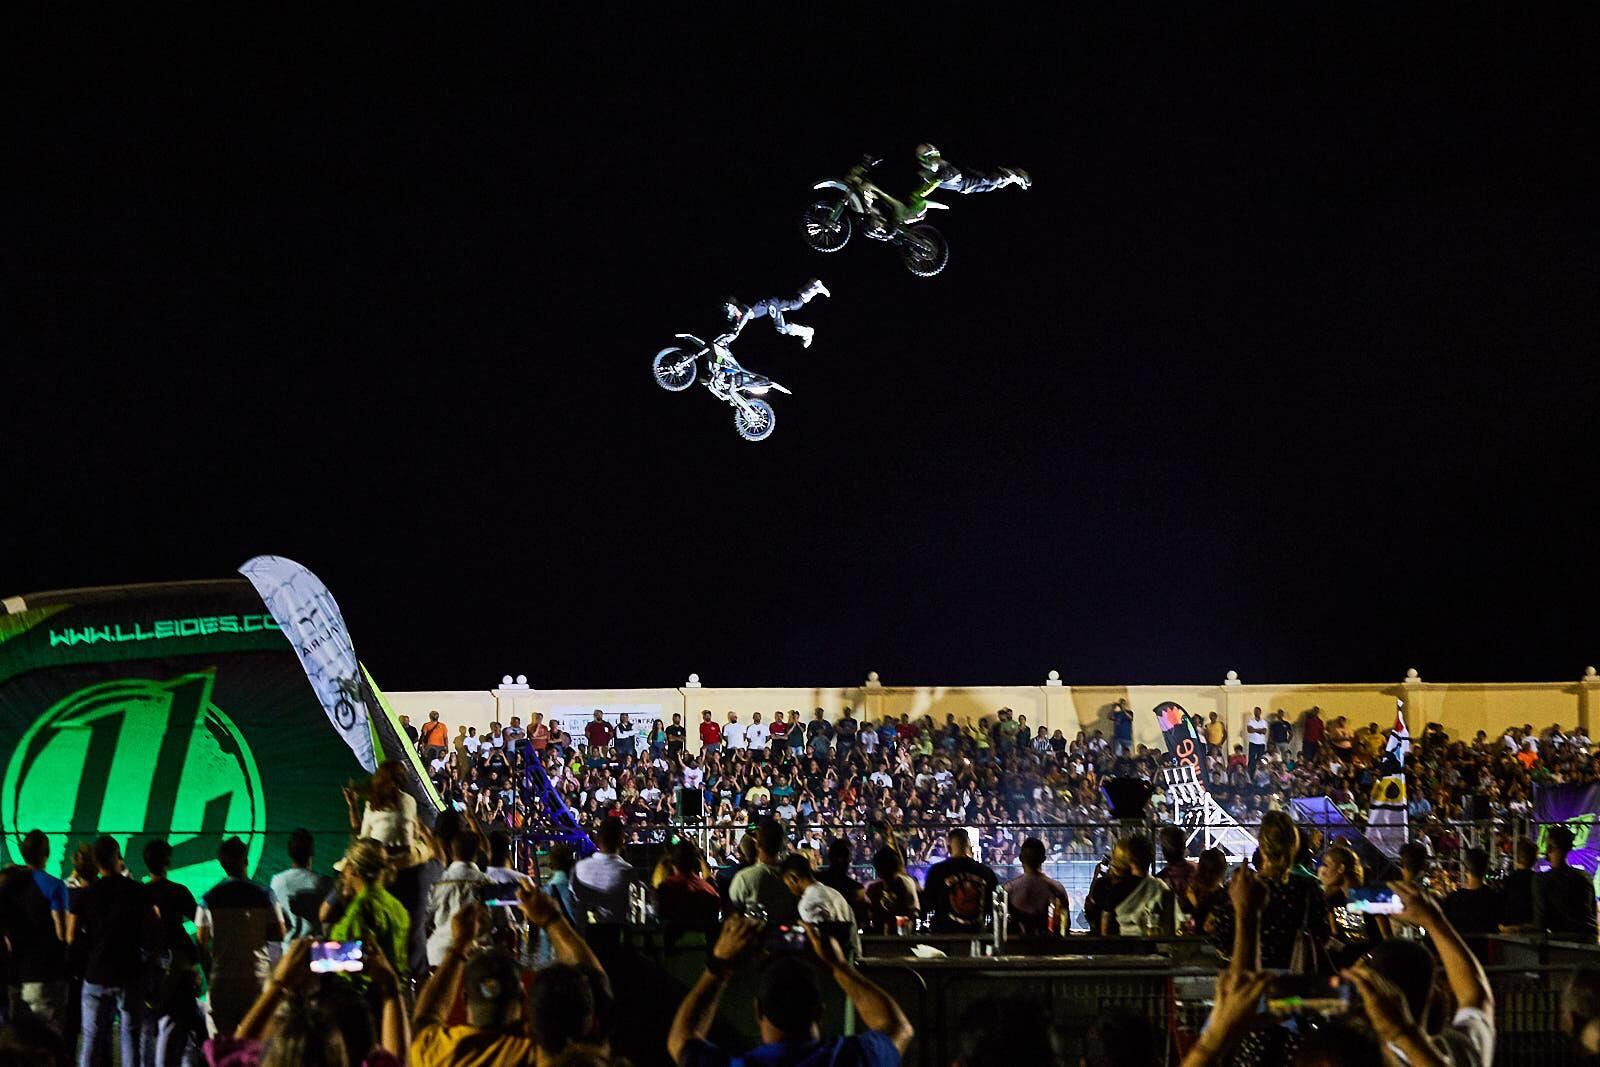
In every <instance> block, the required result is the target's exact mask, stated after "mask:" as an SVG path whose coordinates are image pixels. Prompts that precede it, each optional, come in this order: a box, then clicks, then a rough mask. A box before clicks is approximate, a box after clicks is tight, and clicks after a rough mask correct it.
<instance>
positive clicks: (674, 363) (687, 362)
mask: <svg viewBox="0 0 1600 1067" xmlns="http://www.w3.org/2000/svg"><path fill="white" fill-rule="evenodd" d="M697 369H698V364H697V361H696V359H695V357H693V356H690V355H688V354H687V353H685V352H684V350H683V349H681V348H679V347H677V346H676V345H674V346H673V347H671V348H663V349H662V350H661V351H659V352H657V353H656V359H655V363H654V364H652V365H651V370H652V371H654V372H655V376H656V384H657V385H659V386H661V388H663V389H665V390H667V391H668V392H670V393H681V392H683V391H684V390H685V389H687V388H689V386H691V385H693V384H694V376H695V373H696V371H697Z"/></svg>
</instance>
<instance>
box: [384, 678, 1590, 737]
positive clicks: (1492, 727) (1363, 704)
mask: <svg viewBox="0 0 1600 1067" xmlns="http://www.w3.org/2000/svg"><path fill="white" fill-rule="evenodd" d="M386 696H387V697H388V699H389V701H390V702H391V704H392V705H393V706H394V709H395V711H396V712H397V713H399V714H403V715H408V716H409V717H410V719H411V721H412V723H413V724H420V723H422V722H423V721H425V720H426V719H427V717H428V712H429V711H430V710H433V709H437V710H438V711H439V716H440V718H441V719H442V720H443V721H444V722H446V723H447V724H449V726H450V730H451V733H452V734H454V733H455V732H456V730H457V728H458V727H459V726H476V727H477V728H478V731H479V733H484V732H487V730H488V729H489V724H490V723H491V722H495V721H499V722H501V723H508V722H510V720H511V716H512V715H517V716H519V717H520V718H521V719H522V721H523V722H524V723H526V722H528V721H529V718H530V716H531V715H532V714H533V713H534V712H539V713H541V714H543V715H544V716H545V718H546V719H547V720H548V719H551V718H555V719H560V720H561V721H562V723H563V725H564V726H565V727H566V728H567V729H568V730H572V729H574V727H575V726H576V727H581V725H582V723H583V722H584V721H587V720H588V718H589V717H590V715H591V714H592V713H593V710H594V709H595V708H602V709H605V710H606V711H608V712H612V713H616V712H621V711H627V712H629V713H630V715H631V717H632V718H633V720H634V721H635V722H637V723H639V725H640V726H641V728H648V727H649V725H650V720H651V719H655V718H660V719H661V720H663V721H664V722H671V720H672V715H673V714H674V713H677V714H679V715H682V716H683V721H684V723H685V725H687V726H688V727H689V728H690V732H691V736H692V735H693V727H694V724H695V723H698V722H699V721H700V712H701V710H702V709H705V708H709V709H710V710H711V711H712V713H713V714H714V715H715V717H716V718H717V720H718V721H719V722H720V721H722V720H724V719H726V718H727V713H728V712H729V711H737V712H738V713H739V719H740V721H741V722H745V723H748V722H750V721H751V716H752V714H753V713H755V712H760V713H761V716H762V719H763V721H766V722H770V721H771V720H772V714H773V713H774V712H777V711H782V712H787V711H788V710H789V709H791V708H793V709H795V710H797V711H799V712H800V717H801V719H802V720H808V719H810V718H811V714H812V709H814V708H822V709H823V711H824V712H825V714H826V715H827V717H828V718H829V719H837V718H839V716H840V714H841V713H842V711H843V709H844V708H845V707H851V708H854V709H855V712H856V717H857V718H860V717H862V716H865V717H867V718H870V719H873V720H878V719H880V718H882V717H883V716H884V715H893V716H895V717H899V716H900V715H902V714H909V715H910V716H911V717H912V718H913V719H916V718H918V717H920V716H922V715H931V716H933V718H934V721H935V722H941V723H942V722H943V721H944V717H945V715H947V714H954V715H955V716H956V719H957V721H960V720H961V719H963V718H966V717H968V716H971V717H972V718H973V719H974V720H976V719H977V718H978V717H980V716H983V715H991V714H993V712H994V711H995V710H996V709H998V708H1002V707H1009V708H1011V709H1013V710H1014V711H1015V712H1016V713H1017V714H1018V715H1025V716H1027V720H1028V726H1029V727H1030V729H1031V728H1036V727H1038V726H1040V725H1043V726H1045V727H1047V728H1048V729H1050V730H1058V729H1059V730H1061V731H1062V732H1064V733H1065V734H1067V736H1068V737H1071V736H1072V735H1073V733H1074V732H1075V731H1077V730H1078V729H1085V730H1096V729H1098V730H1104V731H1105V732H1106V735H1107V736H1108V737H1109V736H1110V734H1111V721H1110V713H1111V707H1112V705H1113V704H1114V703H1115V702H1116V701H1117V700H1119V699H1121V700H1126V701H1127V702H1128V705H1129V706H1130V707H1132V708H1133V710H1134V740H1135V741H1137V742H1139V743H1143V744H1148V745H1152V746H1157V745H1159V744H1160V743H1161V736H1160V732H1159V730H1158V729H1157V728H1156V720H1155V716H1153V715H1151V714H1150V709H1152V708H1154V707H1155V706H1156V705H1157V704H1159V703H1161V702H1162V701H1165V700H1174V701H1177V702H1178V703H1179V704H1181V705H1183V707H1184V708H1186V709H1187V710H1188V711H1190V712H1191V713H1198V714H1199V715H1201V716H1202V717H1206V718H1209V717H1210V714H1211V713H1212V712H1213V711H1214V712H1216V713H1217V714H1218V715H1220V716H1221V717H1222V718H1223V719H1224V721H1226V722H1227V724H1228V737H1229V744H1230V745H1231V744H1233V743H1243V732H1244V722H1245V720H1246V719H1248V718H1249V716H1250V711H1251V709H1252V708H1254V707H1256V706H1258V705H1259V706H1260V707H1261V708H1262V710H1263V711H1264V712H1265V713H1266V714H1267V715H1268V716H1269V717H1270V716H1271V715H1272V713H1273V712H1274V711H1275V710H1277V709H1278V708H1282V709H1283V710H1284V711H1285V712H1287V713H1288V717H1289V719H1290V720H1291V721H1294V722H1299V720H1300V719H1301V718H1302V717H1303V716H1304V715H1305V712H1306V711H1307V710H1308V709H1310V708H1311V707H1313V706H1315V707H1320V708H1321V709H1322V717H1323V719H1324V720H1329V721H1331V720H1332V719H1334V718H1336V717H1338V716H1340V715H1344V716H1347V717H1348V718H1349V720H1350V723H1351V725H1352V727H1358V726H1363V725H1365V724H1367V723H1377V724H1378V725H1379V726H1381V727H1387V726H1388V725H1390V723H1391V722H1392V721H1393V720H1392V716H1393V714H1394V702H1395V700H1396V699H1397V698H1399V699H1403V700H1405V702H1406V722H1407V725H1408V726H1409V727H1410V729H1411V731H1412V733H1413V734H1416V733H1419V732H1420V731H1421V730H1422V728H1423V727H1424V726H1425V725H1427V724H1428V723H1430V722H1437V723H1440V724H1442V725H1443V726H1444V727H1445V729H1446V730H1448V731H1449V732H1450V733H1451V734H1452V735H1453V736H1457V737H1467V738H1470V737H1471V736H1472V735H1473V734H1474V733H1475V732H1476V731H1478V730H1484V731H1486V732H1487V733H1488V734H1489V735H1490V736H1495V735H1498V734H1499V733H1500V732H1501V731H1502V730H1504V729H1506V728H1507V727H1511V726H1522V725H1523V724H1525V723H1531V724H1532V725H1533V726H1534V727H1535V728H1536V729H1544V728H1545V727H1547V726H1549V725H1550V724H1551V723H1560V724H1561V725H1562V726H1563V727H1569V728H1570V727H1571V726H1573V725H1582V726H1583V727H1584V729H1585V730H1589V731H1590V732H1591V733H1592V731H1593V724H1591V722H1590V716H1591V713H1592V711H1593V710H1594V709H1596V708H1597V707H1600V677H1596V675H1595V674H1594V673H1593V668H1590V671H1589V673H1588V674H1586V675H1585V676H1584V677H1583V678H1582V679H1579V680H1578V681H1574V682H1423V681H1422V680H1421V679H1419V678H1416V677H1414V676H1413V677H1411V678H1408V679H1407V680H1406V681H1402V682H1397V683H1394V684H1382V683H1373V684H1314V683H1308V684H1280V685H1254V684H1244V683H1242V682H1238V681H1236V680H1229V681H1226V682H1224V683H1223V684H1221V685H1131V686H1111V685H1081V686H1075V685H1065V684H1055V683H1053V682H1052V683H1048V684H1045V685H1037V686H888V685H878V684H872V683H869V684H866V685H861V686H853V687H837V688H817V689H806V688H773V689H762V688H716V687H711V686H703V687H702V686H686V687H683V688H677V689H530V688H526V687H517V686H502V687H499V688H496V689H492V690H458V691H419V692H408V693H400V692H391V693H387V694H386Z"/></svg>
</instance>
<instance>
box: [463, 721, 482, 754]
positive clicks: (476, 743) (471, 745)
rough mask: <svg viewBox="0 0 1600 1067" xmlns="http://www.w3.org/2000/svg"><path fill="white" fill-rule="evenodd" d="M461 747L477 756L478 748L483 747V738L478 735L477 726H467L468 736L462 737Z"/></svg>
mask: <svg viewBox="0 0 1600 1067" xmlns="http://www.w3.org/2000/svg"><path fill="white" fill-rule="evenodd" d="M461 747H462V748H464V749H466V750H467V755H469V756H477V754H478V749H480V748H482V747H483V739H482V738H480V737H479V736H478V728H477V727H476V726H469V727H467V736H466V737H463V738H462V739H461Z"/></svg>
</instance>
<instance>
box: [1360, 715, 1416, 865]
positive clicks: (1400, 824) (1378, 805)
mask: <svg viewBox="0 0 1600 1067" xmlns="http://www.w3.org/2000/svg"><path fill="white" fill-rule="evenodd" d="M1394 703H1395V709H1394V729H1392V730H1390V731H1389V740H1388V741H1387V742H1386V743H1385V744H1384V749H1383V759H1382V760H1380V761H1379V762H1378V777H1377V779H1376V780H1375V781H1374V782H1373V783H1372V804H1371V807H1370V810H1369V812H1368V815H1367V840H1369V841H1371V842H1372V843H1373V844H1374V845H1376V846H1377V847H1378V849H1379V850H1380V851H1382V852H1383V853H1384V855H1386V856H1389V857H1390V858H1394V857H1397V856H1399V855H1400V846H1401V845H1403V844H1405V843H1406V836H1407V815H1406V757H1407V756H1409V755H1410V754H1411V733H1410V731H1408V730H1407V729H1406V716H1405V707H1406V702H1405V701H1404V700H1396V701H1395V702H1394Z"/></svg>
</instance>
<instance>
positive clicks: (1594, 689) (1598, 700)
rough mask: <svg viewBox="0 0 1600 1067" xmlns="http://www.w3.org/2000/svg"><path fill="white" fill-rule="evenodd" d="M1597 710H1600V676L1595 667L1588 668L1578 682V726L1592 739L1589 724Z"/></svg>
mask: <svg viewBox="0 0 1600 1067" xmlns="http://www.w3.org/2000/svg"><path fill="white" fill-rule="evenodd" d="M1597 709H1600V674H1597V673H1595V669H1594V668H1593V667H1586V668H1584V671H1583V677H1582V678H1580V679H1579V680H1578V725H1579V726H1581V727H1583V732H1584V733H1586V734H1589V736H1591V737H1593V736H1594V735H1593V734H1592V733H1590V727H1589V722H1590V720H1591V719H1592V718H1593V716H1594V713H1595V711H1596V710H1597Z"/></svg>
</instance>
